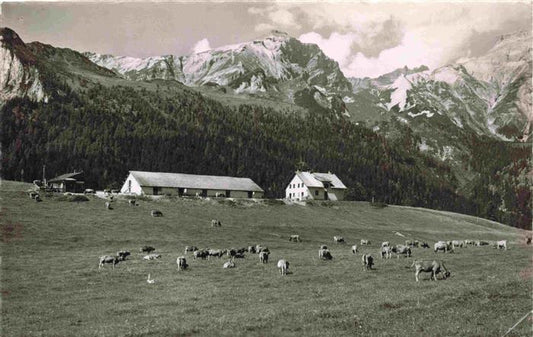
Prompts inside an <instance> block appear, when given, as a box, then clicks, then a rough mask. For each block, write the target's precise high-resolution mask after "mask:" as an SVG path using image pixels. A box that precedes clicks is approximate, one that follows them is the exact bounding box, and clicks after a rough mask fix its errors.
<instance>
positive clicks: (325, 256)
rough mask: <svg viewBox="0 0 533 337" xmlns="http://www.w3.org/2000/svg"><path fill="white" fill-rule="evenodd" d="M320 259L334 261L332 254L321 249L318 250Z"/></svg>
mask: <svg viewBox="0 0 533 337" xmlns="http://www.w3.org/2000/svg"><path fill="white" fill-rule="evenodd" d="M318 258H319V259H322V260H331V259H333V256H331V253H330V252H329V250H327V249H319V250H318Z"/></svg>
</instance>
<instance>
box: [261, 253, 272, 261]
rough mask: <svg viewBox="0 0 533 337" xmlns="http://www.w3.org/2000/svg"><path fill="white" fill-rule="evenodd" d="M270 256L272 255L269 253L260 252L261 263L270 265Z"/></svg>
mask: <svg viewBox="0 0 533 337" xmlns="http://www.w3.org/2000/svg"><path fill="white" fill-rule="evenodd" d="M268 255H270V253H269V252H259V261H260V262H261V263H268Z"/></svg>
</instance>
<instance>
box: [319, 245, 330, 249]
mask: <svg viewBox="0 0 533 337" xmlns="http://www.w3.org/2000/svg"><path fill="white" fill-rule="evenodd" d="M320 249H328V246H326V245H322V246H320Z"/></svg>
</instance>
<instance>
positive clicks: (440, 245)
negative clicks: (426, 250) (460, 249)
mask: <svg viewBox="0 0 533 337" xmlns="http://www.w3.org/2000/svg"><path fill="white" fill-rule="evenodd" d="M440 250H442V251H443V252H445V253H446V252H448V251H449V252H453V246H452V245H451V244H449V243H448V242H446V241H439V242H435V244H434V245H433V251H434V252H435V253H436V252H438V251H440Z"/></svg>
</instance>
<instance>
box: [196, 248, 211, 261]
mask: <svg viewBox="0 0 533 337" xmlns="http://www.w3.org/2000/svg"><path fill="white" fill-rule="evenodd" d="M192 255H193V257H194V258H195V259H196V258H199V259H203V260H205V259H206V258H207V256H208V255H209V254H208V252H207V251H205V250H196V251H194V252H193V253H192Z"/></svg>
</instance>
